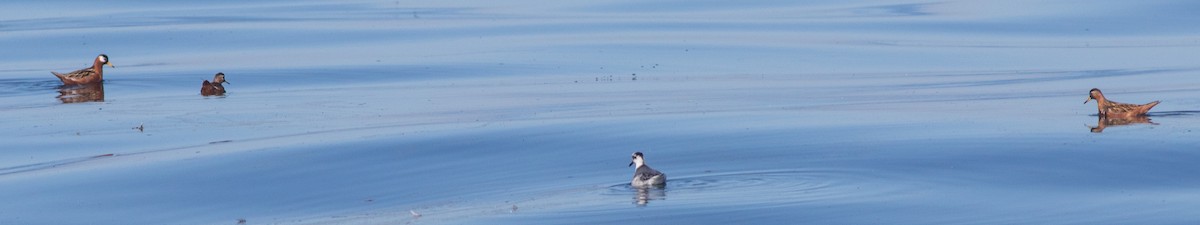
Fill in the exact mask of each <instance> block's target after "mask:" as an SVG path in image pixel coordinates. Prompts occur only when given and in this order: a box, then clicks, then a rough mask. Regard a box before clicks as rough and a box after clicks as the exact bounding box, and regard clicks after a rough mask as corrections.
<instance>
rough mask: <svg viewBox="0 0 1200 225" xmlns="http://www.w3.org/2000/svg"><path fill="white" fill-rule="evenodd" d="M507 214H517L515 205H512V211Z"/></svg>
mask: <svg viewBox="0 0 1200 225" xmlns="http://www.w3.org/2000/svg"><path fill="white" fill-rule="evenodd" d="M508 212H509V213H517V205H516V204H513V207H512V211H508Z"/></svg>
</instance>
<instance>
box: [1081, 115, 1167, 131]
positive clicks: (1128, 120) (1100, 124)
mask: <svg viewBox="0 0 1200 225" xmlns="http://www.w3.org/2000/svg"><path fill="white" fill-rule="evenodd" d="M1098 118H1099V119H1097V121H1096V126H1094V127H1093V126H1088V128H1090V130H1091V131H1092V133H1100V132H1104V129H1105V128H1108V127H1110V126H1113V127H1119V126H1128V125H1135V124H1151V125H1158V124H1157V123H1154V122H1151V121H1150V117H1148V116H1144V115H1142V116H1099V117H1098Z"/></svg>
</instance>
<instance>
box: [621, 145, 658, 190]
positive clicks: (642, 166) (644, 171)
mask: <svg viewBox="0 0 1200 225" xmlns="http://www.w3.org/2000/svg"><path fill="white" fill-rule="evenodd" d="M634 165H637V170H634V171H633V181H630V182H629V184H630V185H633V186H634V187H650V186H663V185H666V184H667V174H664V173H662V172H658V170H654V169H653V168H650V166H648V165H646V158H645V156H642V152H634V153H633V162H629V166H634Z"/></svg>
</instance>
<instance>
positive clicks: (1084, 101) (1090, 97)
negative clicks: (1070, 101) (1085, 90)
mask: <svg viewBox="0 0 1200 225" xmlns="http://www.w3.org/2000/svg"><path fill="white" fill-rule="evenodd" d="M1091 100H1092V96H1088V98H1087V99H1084V100H1083V104H1087V102H1088V101H1091Z"/></svg>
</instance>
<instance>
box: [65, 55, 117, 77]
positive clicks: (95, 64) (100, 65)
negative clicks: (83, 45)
mask: <svg viewBox="0 0 1200 225" xmlns="http://www.w3.org/2000/svg"><path fill="white" fill-rule="evenodd" d="M104 65H108V66H109V67H112V68H117V67H116V66H113V64H112V63H111V62H109V61H108V55H105V54H100V55H99V56H96V59H95V60H94V61H92V67H90V68H84V69H80V70H76V71H71V72H70V73H66V74H61V73H58V72H54V71H50V73H52V74H54V76H55V77H58V79H59V80H62V82H63V85H76V84H94V83H100V82H102V81H104Z"/></svg>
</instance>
